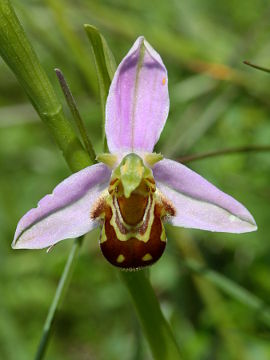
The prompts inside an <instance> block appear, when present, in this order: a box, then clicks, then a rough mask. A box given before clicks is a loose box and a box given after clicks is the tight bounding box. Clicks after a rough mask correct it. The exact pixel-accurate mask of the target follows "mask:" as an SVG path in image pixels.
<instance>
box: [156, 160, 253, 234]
mask: <svg viewBox="0 0 270 360" xmlns="http://www.w3.org/2000/svg"><path fill="white" fill-rule="evenodd" d="M153 174H154V177H155V180H156V183H157V187H158V188H159V189H160V191H161V192H162V193H163V194H164V195H165V197H167V198H168V199H169V200H170V201H171V202H172V204H173V205H174V207H175V208H176V216H174V217H172V218H171V219H170V222H171V223H172V225H175V226H182V227H188V228H196V229H203V230H210V231H219V232H231V233H243V232H250V231H255V230H256V229H257V226H256V223H255V220H254V219H253V217H252V215H251V214H250V213H249V211H248V210H247V209H246V208H245V207H244V206H243V205H242V204H240V203H239V202H238V201H236V200H235V199H234V198H232V197H231V196H230V195H227V194H225V193H224V192H222V191H221V190H219V189H218V188H216V187H215V186H214V185H212V184H211V183H209V182H208V181H207V180H205V179H204V178H203V177H201V176H200V175H198V174H196V173H195V172H194V171H192V170H190V169H189V168H187V167H186V166H184V165H182V164H179V163H177V162H175V161H172V160H168V159H164V160H162V161H160V162H158V163H157V164H156V165H155V166H154V168H153Z"/></svg>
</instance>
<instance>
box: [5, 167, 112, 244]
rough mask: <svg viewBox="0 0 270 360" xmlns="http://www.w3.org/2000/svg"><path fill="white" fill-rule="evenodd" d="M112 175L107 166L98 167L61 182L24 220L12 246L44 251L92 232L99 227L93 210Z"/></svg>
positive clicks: (20, 223) (82, 171) (87, 169)
mask: <svg viewBox="0 0 270 360" xmlns="http://www.w3.org/2000/svg"><path fill="white" fill-rule="evenodd" d="M110 175H111V172H110V170H109V169H108V168H107V166H106V165H104V164H96V165H93V166H89V167H87V168H85V169H83V170H81V171H79V172H77V173H75V174H73V175H71V176H69V177H68V178H67V179H65V180H64V181H62V182H61V183H60V184H59V185H57V187H56V188H55V189H54V191H53V193H52V194H50V195H46V196H45V197H44V198H42V199H41V200H40V201H39V203H38V206H37V208H34V209H31V210H30V211H28V212H27V213H26V214H25V215H24V216H23V217H22V219H21V220H20V221H19V223H18V225H17V229H16V233H15V236H14V240H13V243H12V247H13V248H15V249H40V248H45V247H49V246H51V245H54V244H55V243H57V242H58V241H60V240H63V239H67V238H75V237H78V236H81V235H83V234H85V233H87V232H88V231H90V230H92V229H93V228H94V227H96V226H97V224H96V223H95V222H94V221H93V220H92V219H91V217H90V212H91V208H92V207H93V204H94V202H95V201H96V200H97V198H98V197H99V195H100V194H101V192H102V191H103V190H104V189H106V188H107V187H108V183H109V179H110Z"/></svg>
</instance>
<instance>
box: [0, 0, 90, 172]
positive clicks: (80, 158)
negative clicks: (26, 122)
mask: <svg viewBox="0 0 270 360" xmlns="http://www.w3.org/2000/svg"><path fill="white" fill-rule="evenodd" d="M0 55H1V56H2V58H3V59H4V61H5V62H6V63H7V65H8V66H9V67H10V68H11V70H12V71H13V73H14V74H15V76H16V77H17V79H18V81H19V83H20V84H21V86H22V87H23V89H24V90H25V92H26V94H27V95H28V97H29V99H30V101H31V102H32V104H33V106H34V108H35V109H36V111H37V113H38V114H39V116H40V118H41V119H42V120H43V121H44V123H45V124H46V125H47V126H48V127H49V129H50V132H51V133H52V135H53V137H54V139H55V141H56V142H57V144H58V146H59V147H60V149H61V150H62V152H63V155H64V157H65V159H66V161H67V163H68V165H69V167H70V168H71V170H72V171H78V170H80V169H81V168H83V167H85V166H88V165H89V164H90V159H89V156H88V154H87V152H86V151H85V150H84V149H83V147H82V145H81V143H80V141H79V139H78V138H77V136H76V134H75V132H74V130H73V128H72V126H71V124H70V123H69V122H68V120H67V119H66V118H65V117H64V114H63V109H62V105H61V103H60V102H59V100H58V99H57V97H56V94H55V92H54V90H53V87H52V85H51V83H50V81H49V79H48V77H47V75H46V73H45V71H44V70H43V68H42V66H41V64H40V62H39V60H38V58H37V55H36V53H35V52H34V50H33V48H32V46H31V44H30V42H29V40H28V39H27V37H26V35H25V33H24V30H23V28H22V26H21V24H20V22H19V20H18V18H17V16H16V14H15V12H14V10H13V8H12V6H11V4H10V1H9V0H1V1H0Z"/></svg>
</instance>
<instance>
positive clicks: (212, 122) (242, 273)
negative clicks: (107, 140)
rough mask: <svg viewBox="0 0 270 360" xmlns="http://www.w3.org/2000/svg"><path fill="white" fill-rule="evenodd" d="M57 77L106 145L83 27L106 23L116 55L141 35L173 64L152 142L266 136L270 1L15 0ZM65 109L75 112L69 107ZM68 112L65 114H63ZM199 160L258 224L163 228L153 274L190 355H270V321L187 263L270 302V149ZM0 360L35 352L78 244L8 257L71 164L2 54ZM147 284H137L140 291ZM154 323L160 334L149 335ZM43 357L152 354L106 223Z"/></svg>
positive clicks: (205, 146) (181, 145)
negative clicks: (108, 256) (108, 251)
mask: <svg viewBox="0 0 270 360" xmlns="http://www.w3.org/2000/svg"><path fill="white" fill-rule="evenodd" d="M12 3H13V5H14V7H15V10H16V12H17V14H18V16H19V18H20V19H21V21H22V23H23V26H24V27H25V29H26V32H27V34H28V36H29V38H30V40H31V41H32V43H33V46H34V48H35V49H36V51H37V53H38V56H39V58H40V60H41V62H42V64H43V66H44V67H45V69H46V71H47V73H48V75H49V77H50V78H51V80H52V81H53V83H54V85H55V89H56V91H58V92H59V94H60V96H61V98H62V101H63V103H64V98H63V96H62V95H61V93H60V89H59V86H58V84H57V80H56V77H55V74H54V71H53V69H54V68H55V67H59V68H60V69H61V70H62V71H63V72H64V74H65V76H66V79H67V81H68V82H69V85H70V87H71V89H72V91H73V94H74V96H75V98H76V100H77V103H78V105H79V108H80V111H81V113H82V115H83V117H84V119H85V122H86V125H87V128H88V131H89V135H90V137H91V139H92V141H93V143H94V145H95V147H96V150H97V152H98V151H101V149H102V141H101V122H102V121H101V119H102V113H101V109H100V104H99V96H98V91H97V79H96V75H95V70H94V63H93V57H92V54H91V50H90V46H89V43H88V39H87V36H86V34H85V33H84V29H83V24H84V23H90V24H93V25H95V26H98V27H99V28H100V30H101V31H102V33H103V34H104V36H105V37H106V39H107V40H108V43H109V44H110V47H111V48H112V49H113V51H114V54H115V57H116V60H117V61H118V62H119V61H120V60H121V58H122V56H123V55H124V54H125V53H126V52H127V50H128V49H129V48H130V46H131V44H132V43H133V41H134V40H135V38H136V37H137V36H138V35H145V37H146V38H147V40H148V41H149V42H150V43H151V44H152V45H153V46H154V47H155V48H156V49H157V51H159V52H160V54H161V56H162V58H163V60H164V62H165V64H166V66H167V68H168V72H169V86H170V94H171V111H170V115H169V120H168V122H167V124H166V127H165V130H164V132H163V134H162V137H161V139H160V142H159V144H158V146H157V150H158V151H161V152H163V153H164V154H165V155H167V156H171V157H173V158H177V157H179V156H181V155H183V154H185V153H192V152H202V151H208V150H215V149H222V148H225V147H230V146H240V145H252V144H270V101H269V98H270V75H268V74H266V73H261V72H259V71H256V70H254V69H251V68H248V67H245V66H244V65H243V64H242V61H243V60H252V61H253V62H255V63H258V64H260V65H263V66H265V67H270V60H269V59H270V43H269V33H270V24H269V14H270V6H269V5H268V8H267V7H266V2H265V1H262V0H254V1H248V2H247V1H243V0H241V1H234V0H229V1H225V0H222V1H218V2H217V1H212V0H205V1H199V0H184V1H176V0H167V1H161V0H160V1H159V2H155V3H153V2H151V1H148V2H147V1H145V0H144V1H143V0H138V1H136V2H135V1H134V2H127V1H124V0H113V1H112V0H110V1H109V0H107V1H103V2H100V1H98V0H95V1H87V0H77V1H71V0H43V1H42V0H35V1H32V0H25V1H20V0H13V1H12ZM67 114H68V111H67ZM68 116H69V114H68ZM190 167H191V168H193V169H194V170H196V171H197V172H199V173H201V174H202V175H203V176H204V177H206V178H207V179H209V180H210V181H212V182H213V183H214V184H216V185H217V186H219V187H220V188H221V189H223V190H224V191H226V192H228V193H230V194H231V195H233V196H234V197H236V198H237V199H238V200H240V201H241V202H243V203H244V204H245V205H246V206H247V208H248V209H249V210H250V211H251V212H252V214H253V215H254V217H255V219H256V220H257V223H258V227H259V230H258V231H257V232H256V233H251V234H243V235H229V234H214V233H213V234H212V233H209V232H203V231H195V230H192V231H191V230H188V231H186V230H183V229H172V228H168V231H167V232H168V246H167V251H166V252H165V254H164V256H163V258H162V259H161V260H160V261H159V262H158V263H157V264H156V265H154V266H153V267H152V269H151V279H152V282H153V284H154V287H155V290H156V292H157V294H158V296H159V299H160V301H161V305H162V308H163V311H164V312H165V314H166V316H167V317H168V319H169V320H170V322H171V324H172V327H173V330H174V333H175V335H176V338H177V341H179V344H180V345H181V348H182V352H183V355H184V357H185V358H186V359H191V360H193V359H194V360H197V359H200V360H201V359H218V360H219V359H220V360H230V359H232V360H234V359H239V360H240V359H244V360H246V359H256V360H264V359H265V360H267V359H269V358H270V342H269V339H270V326H269V325H267V323H266V321H262V317H261V316H260V314H259V313H258V312H254V311H253V310H252V309H251V308H250V307H248V306H247V305H246V304H243V303H242V302H241V301H237V300H236V299H235V298H232V297H231V296H229V295H228V294H225V293H224V292H223V291H222V290H220V288H219V287H216V285H214V284H212V283H211V282H208V281H207V280H205V278H204V277H203V274H202V275H196V276H194V274H193V273H191V272H190V270H188V268H187V267H186V266H185V265H184V263H185V259H190V258H195V259H197V261H198V262H201V263H203V264H204V266H206V267H208V268H210V269H212V270H215V271H218V272H219V273H221V274H223V275H224V276H225V277H228V278H229V279H231V280H233V281H234V282H236V283H238V284H239V285H241V286H242V287H244V288H246V289H247V290H248V291H249V292H251V293H253V294H254V295H256V296H257V297H259V298H261V299H262V300H263V301H264V303H266V304H267V303H268V304H269V305H270V282H269V273H270V261H269V259H270V240H269V235H268V234H269V233H270V221H269V220H270V205H269V201H270V186H269V182H270V153H258V154H256V153H252V154H251V153H249V154H239V155H230V156H224V157H218V158H211V159H207V160H206V159H205V160H200V161H197V162H194V163H192V164H190ZM0 169H1V170H0V228H1V235H0V358H1V359H2V358H3V359H10V360H15V359H16V360H17V359H20V360H24V359H25V360H27V359H31V358H32V357H33V354H34V352H35V349H36V347H37V344H38V341H39V338H40V335H41V330H42V325H43V322H44V320H45V317H46V313H47V309H48V307H49V304H50V302H51V300H52V297H53V294H54V291H55V288H56V285H57V281H58V279H59V277H60V274H61V271H62V269H63V266H64V263H65V260H66V258H67V255H68V252H69V250H70V247H71V241H70V240H67V241H64V242H62V243H60V244H59V245H57V246H56V247H55V248H54V249H53V250H52V251H51V252H50V253H49V254H47V253H46V252H45V251H43V250H41V251H30V250H29V251H13V250H11V247H10V244H11V241H12V238H13V233H14V230H15V227H16V223H17V221H18V219H19V218H20V217H21V216H22V215H23V214H24V213H25V212H26V211H27V210H29V209H30V208H32V207H34V206H35V204H36V203H37V201H38V200H39V199H40V198H41V197H42V196H43V195H45V194H46V193H49V192H51V190H52V189H53V187H54V186H55V185H56V184H57V183H58V182H59V181H61V180H62V179H64V178H65V177H66V176H68V175H69V171H68V169H67V166H66V164H65V162H64V160H63V158H62V156H61V154H60V152H59V151H58V149H57V147H56V146H55V144H54V143H53V141H52V140H51V138H50V136H49V134H48V131H47V129H46V128H45V127H44V125H43V124H42V123H41V122H40V121H39V119H38V118H37V115H36V114H35V112H34V111H33V110H32V108H31V105H30V103H29V101H28V99H27V98H26V96H25V95H24V93H23V91H22V90H21V88H20V87H19V86H18V84H17V82H16V80H15V78H14V76H13V75H12V74H11V72H10V71H9V70H8V68H7V66H6V65H5V64H4V63H3V62H0ZM138 291H139V289H138ZM153 331H155V329H153ZM48 359H55V360H58V359H59V360H60V359H68V360H69V359H80V360H86V359H111V360H114V359H127V360H135V359H137V360H140V359H150V353H149V350H148V349H147V346H146V344H145V342H144V340H143V337H142V335H141V333H140V330H139V325H138V323H137V320H136V317H135V315H134V313H133V308H132V304H131V303H130V299H129V297H128V294H127V292H126V290H125V289H124V288H123V285H122V284H121V282H120V281H118V273H117V271H116V270H115V269H114V268H112V267H111V266H110V265H109V264H108V263H107V262H106V261H105V260H104V259H103V257H102V255H101V253H100V251H99V247H98V231H95V232H92V233H91V234H89V235H88V236H87V238H86V241H85V242H84V245H83V249H82V251H81V256H80V258H79V261H78V263H77V266H76V269H75V273H74V276H73V279H72V282H71V286H70V288H69V289H68V292H67V296H66V299H65V302H64V303H63V306H62V307H61V311H60V312H59V314H58V317H57V321H56V323H55V329H54V336H53V338H52V341H51V344H50V346H49V351H48Z"/></svg>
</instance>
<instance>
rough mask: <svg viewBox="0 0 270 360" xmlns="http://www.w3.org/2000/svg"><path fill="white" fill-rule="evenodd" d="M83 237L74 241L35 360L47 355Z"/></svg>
mask: <svg viewBox="0 0 270 360" xmlns="http://www.w3.org/2000/svg"><path fill="white" fill-rule="evenodd" d="M82 240H83V239H82V237H81V238H78V239H76V240H75V241H74V243H73V245H72V248H71V251H70V253H69V256H68V259H67V262H66V265H65V268H64V271H63V273H62V275H61V278H60V281H59V283H58V286H57V289H56V292H55V295H54V298H53V301H52V303H51V306H50V309H49V312H48V315H47V318H46V321H45V324H44V327H43V332H42V337H41V340H40V343H39V347H38V350H37V353H36V356H35V360H41V359H43V357H44V355H45V351H46V349H47V345H48V341H49V338H50V334H51V330H52V325H53V322H54V319H55V315H56V312H57V309H58V308H59V305H60V303H61V301H62V300H63V297H64V295H65V292H66V289H67V287H68V285H69V282H70V279H71V275H72V272H73V269H74V266H75V260H76V258H77V257H78V253H79V250H80V247H81V245H82Z"/></svg>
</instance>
